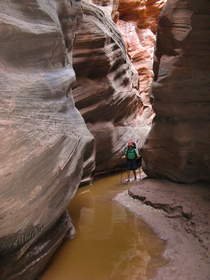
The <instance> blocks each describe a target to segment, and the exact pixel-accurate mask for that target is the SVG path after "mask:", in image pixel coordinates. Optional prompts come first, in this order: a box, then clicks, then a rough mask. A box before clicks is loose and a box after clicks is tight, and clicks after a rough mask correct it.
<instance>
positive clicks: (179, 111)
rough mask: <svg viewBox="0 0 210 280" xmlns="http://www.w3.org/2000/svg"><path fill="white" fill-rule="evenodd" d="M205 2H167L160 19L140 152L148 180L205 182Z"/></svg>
mask: <svg viewBox="0 0 210 280" xmlns="http://www.w3.org/2000/svg"><path fill="white" fill-rule="evenodd" d="M209 11H210V2H209V1H207V0H201V1H196V0H194V1H193V0H186V1H182V0H176V1H174V0H168V2H167V4H166V6H165V8H164V10H163V12H162V14H161V18H160V22H159V30H158V37H157V50H156V60H155V63H154V71H155V81H154V83H153V87H152V94H153V96H154V97H153V98H154V103H153V108H154V110H155V113H156V118H155V120H154V124H153V127H152V130H151V133H150V134H149V137H148V139H147V142H146V144H145V146H144V162H145V167H144V168H145V171H146V173H147V174H149V175H151V176H156V177H160V176H163V177H167V178H169V179H172V180H175V181H179V182H196V181H200V180H204V181H209V180H210V145H209V139H210V114H209V112H210V106H209V104H210V95H209V85H210V75H209V73H210V56H209V46H210V20H209V18H210V17H209V16H210V15H209Z"/></svg>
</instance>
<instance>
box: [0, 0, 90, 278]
mask: <svg viewBox="0 0 210 280" xmlns="http://www.w3.org/2000/svg"><path fill="white" fill-rule="evenodd" d="M0 5H1V10H0V28H1V33H0V41H1V49H0V64H1V67H0V69H1V70H0V71H1V75H0V94H1V103H0V135H1V144H0V205H1V207H0V217H1V223H0V257H1V264H0V278H1V280H17V279H21V280H24V279H26V280H29V279H30V280H33V279H35V277H36V275H37V274H38V273H39V272H40V271H41V270H42V269H43V267H44V266H45V265H46V263H47V261H48V260H49V258H50V257H51V256H52V254H53V253H54V252H55V250H56V249H57V247H58V246H59V245H60V243H61V242H62V241H63V239H64V237H65V236H66V235H67V234H70V235H71V233H72V232H73V227H72V225H71V223H70V220H69V217H68V215H67V214H63V213H64V212H65V209H66V207H67V205H68V204H69V200H70V198H71V197H72V196H73V195H74V193H75V191H76V189H77V186H78V185H79V183H80V180H81V176H82V166H83V155H84V153H85V152H86V147H87V146H88V149H89V158H91V156H92V154H91V149H92V148H93V147H92V141H93V137H92V135H91V134H90V133H89V131H88V130H87V128H86V125H85V123H84V121H83V119H82V118H81V115H80V114H79V112H78V110H77V109H76V108H75V105H74V102H73V98H72V94H71V85H72V83H73V81H74V80H75V73H74V70H73V69H72V65H71V50H72V43H73V38H74V31H75V29H76V28H77V24H78V21H80V20H81V10H80V3H79V2H75V1H74V0H71V1H70V0H65V1H64V0H52V1H50V2H49V1H47V0H42V1H40V0H27V1H26V0H23V1H13V0H10V1H2V2H1V4H0ZM66 48H67V49H68V52H69V59H68V58H67V52H66ZM92 159H93V158H92Z"/></svg>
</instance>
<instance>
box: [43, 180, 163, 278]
mask: <svg viewBox="0 0 210 280" xmlns="http://www.w3.org/2000/svg"><path fill="white" fill-rule="evenodd" d="M127 188H128V185H126V184H121V182H120V175H114V176H111V177H106V178H101V179H98V180H96V181H95V182H94V184H93V185H92V186H86V187H82V188H80V189H79V191H78V193H77V194H76V196H75V198H74V199H73V200H72V202H71V203H70V206H69V211H70V215H71V217H72V221H73V224H74V225H75V228H76V235H75V237H74V239H73V240H68V241H66V242H65V243H64V244H63V246H62V248H61V249H60V250H59V251H58V252H57V254H56V256H55V257H54V259H53V261H52V262H51V264H50V265H49V267H48V268H47V270H46V271H45V273H44V275H43V276H42V277H41V280H149V279H152V278H153V277H154V276H155V274H156V273H157V271H158V269H159V268H160V267H162V266H164V265H165V264H166V263H167V261H166V259H165V258H164V257H163V253H164V250H165V241H163V240H161V239H160V238H159V237H158V236H157V235H156V234H155V233H154V232H153V230H152V229H151V228H150V227H149V226H148V225H147V224H146V223H145V222H144V221H143V220H142V219H141V218H140V217H139V216H138V215H136V214H135V213H134V212H132V211H130V210H129V209H128V208H127V207H124V206H123V205H121V204H120V203H119V202H117V201H116V200H115V199H114V198H115V197H116V196H117V195H118V194H120V193H122V192H123V191H126V190H127Z"/></svg>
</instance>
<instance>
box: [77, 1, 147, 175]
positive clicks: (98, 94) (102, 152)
mask: <svg viewBox="0 0 210 280" xmlns="http://www.w3.org/2000/svg"><path fill="white" fill-rule="evenodd" d="M82 9H83V13H84V18H83V21H82V23H81V26H80V29H79V31H78V34H77V37H76V42H75V47H74V58H73V62H74V68H75V71H76V75H77V83H76V85H75V87H74V90H73V94H74V99H75V103H76V107H77V108H78V109H79V110H80V112H81V114H82V116H83V117H84V119H85V121H86V123H87V125H88V128H89V129H90V131H91V132H92V133H93V135H94V136H95V139H96V173H103V172H109V171H111V170H112V169H113V168H114V167H115V166H116V165H118V164H119V163H121V159H120V157H121V153H122V149H123V147H124V146H125V144H126V142H127V141H128V140H129V139H137V140H140V142H143V140H144V139H145V137H146V135H147V133H148V129H149V126H148V124H147V119H144V118H142V116H141V114H142V110H143V106H142V102H141V99H140V96H139V92H138V90H139V81H138V74H137V72H136V71H135V69H134V68H133V66H132V64H131V63H130V60H129V58H128V56H127V54H126V49H125V46H124V43H123V40H122V37H121V35H120V33H119V31H118V30H117V28H116V26H115V24H114V23H113V21H112V20H111V19H110V18H109V17H108V16H107V15H106V13H104V12H103V10H102V9H100V8H99V7H97V6H95V5H92V4H88V3H85V2H83V4H82Z"/></svg>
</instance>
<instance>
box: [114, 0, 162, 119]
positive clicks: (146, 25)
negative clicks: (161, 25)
mask: <svg viewBox="0 0 210 280" xmlns="http://www.w3.org/2000/svg"><path fill="white" fill-rule="evenodd" d="M165 2H166V0H119V6H118V13H119V18H118V20H116V23H117V25H118V28H119V30H120V32H121V33H122V35H123V38H124V40H125V42H126V47H127V52H128V55H129V57H130V59H131V61H132V63H133V65H134V67H135V68H136V70H137V71H138V74H139V80H140V94H141V99H142V102H143V104H144V107H145V110H146V112H147V114H148V111H149V110H150V112H151V118H150V119H151V120H152V118H153V112H152V109H151V103H150V96H149V92H150V88H151V83H152V80H153V69H152V65H153V55H154V46H155V42H156V31H157V24H158V17H159V14H160V11H161V9H162V8H163V6H164V4H165Z"/></svg>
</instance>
